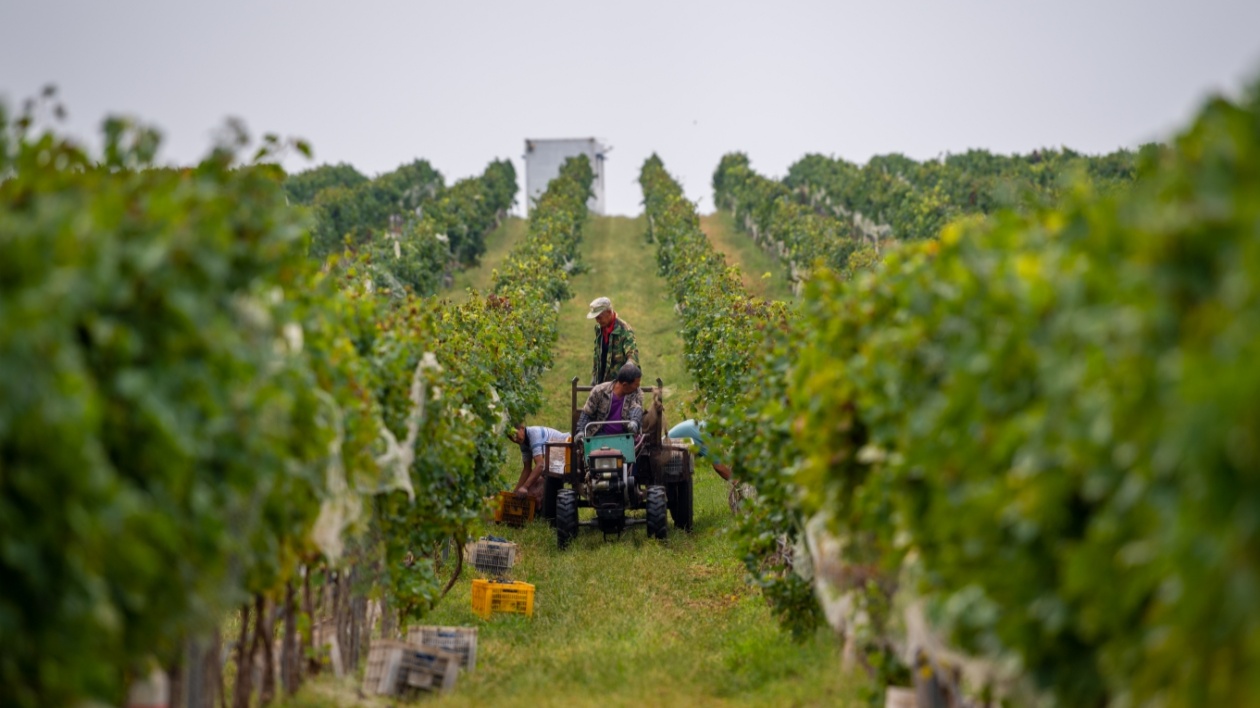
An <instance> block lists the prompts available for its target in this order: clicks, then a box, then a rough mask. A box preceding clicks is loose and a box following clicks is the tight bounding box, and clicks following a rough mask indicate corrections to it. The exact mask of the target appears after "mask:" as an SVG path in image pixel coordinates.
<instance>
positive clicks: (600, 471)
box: [587, 448, 633, 534]
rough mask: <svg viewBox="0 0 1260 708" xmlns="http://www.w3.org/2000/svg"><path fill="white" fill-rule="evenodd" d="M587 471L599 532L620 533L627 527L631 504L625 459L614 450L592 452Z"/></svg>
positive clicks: (629, 482) (627, 468)
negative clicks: (627, 516)
mask: <svg viewBox="0 0 1260 708" xmlns="http://www.w3.org/2000/svg"><path fill="white" fill-rule="evenodd" d="M587 470H588V474H589V475H590V498H591V506H592V507H593V508H594V509H595V518H596V519H597V520H598V522H599V528H600V530H601V531H603V532H604V533H605V534H610V533H616V534H620V533H621V532H622V530H623V529H625V527H626V508H627V507H628V506H629V504H630V498H631V494H632V490H631V487H632V485H633V481H632V480H631V478H630V470H629V466H628V465H627V464H626V463H625V458H624V457H622V454H621V452H620V451H618V450H615V449H609V448H604V449H600V450H595V451H594V452H592V453H591V459H590V464H589V465H588V467H587Z"/></svg>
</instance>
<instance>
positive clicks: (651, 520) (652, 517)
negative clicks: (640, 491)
mask: <svg viewBox="0 0 1260 708" xmlns="http://www.w3.org/2000/svg"><path fill="white" fill-rule="evenodd" d="M668 513H669V495H668V494H666V493H665V488H664V487H661V486H659V485H658V486H652V487H648V490H647V534H648V536H649V537H651V538H655V539H659V540H661V541H664V540H665V536H666V534H668V533H669V517H668V516H667V514H668Z"/></svg>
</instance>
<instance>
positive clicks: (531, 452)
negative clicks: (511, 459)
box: [521, 425, 569, 462]
mask: <svg viewBox="0 0 1260 708" xmlns="http://www.w3.org/2000/svg"><path fill="white" fill-rule="evenodd" d="M567 437H569V436H568V435H567V434H565V433H562V432H560V431H559V430H556V429H555V428H548V427H545V426H542V425H532V426H530V427H528V428H525V443H524V444H523V445H521V459H522V460H523V461H525V462H529V458H531V457H538V456H540V455H543V454H546V452H547V443H549V442H564V439H565V438H567Z"/></svg>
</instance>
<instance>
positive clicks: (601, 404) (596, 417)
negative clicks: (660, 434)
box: [573, 362, 643, 440]
mask: <svg viewBox="0 0 1260 708" xmlns="http://www.w3.org/2000/svg"><path fill="white" fill-rule="evenodd" d="M642 379H643V372H642V371H640V370H639V366H638V365H637V364H635V363H634V362H628V363H626V364H624V365H623V366H622V367H621V369H620V370H619V371H617V378H616V379H614V380H612V381H609V382H607V383H602V384H599V385H597V386H595V388H592V389H591V393H590V395H589V396H587V398H586V405H584V406H582V413H581V414H580V415H578V421H577V429H576V430H574V431H573V435H574V438H575V439H577V440H580V439H582V438H584V437H585V436H586V425H587V423H600V422H604V421H609V420H612V421H616V420H620V421H623V422H622V423H619V424H613V425H605V426H603V427H602V428H601V429H600V430H598V431H595V434H596V435H616V434H618V433H630V434H631V435H638V434H639V428H640V427H641V426H642V425H643V394H642V393H640V392H639V383H640V381H641V380H642Z"/></svg>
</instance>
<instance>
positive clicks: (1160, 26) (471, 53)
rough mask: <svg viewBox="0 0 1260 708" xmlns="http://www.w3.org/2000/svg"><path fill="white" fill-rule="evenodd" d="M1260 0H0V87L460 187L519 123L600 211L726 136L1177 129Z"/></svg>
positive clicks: (182, 132) (999, 136)
mask: <svg viewBox="0 0 1260 708" xmlns="http://www.w3.org/2000/svg"><path fill="white" fill-rule="evenodd" d="M1257 28H1260V2H1258V1H1256V0H1232V1H1229V2H1225V1H1221V0H1195V1H1193V2H1192V1H1189V0H1177V1H1170V0H1143V1H1134V0H1122V1H1119V0H1118V1H1109V0H1088V1H1081V0H1054V1H1043V0H1007V1H1005V2H997V1H986V2H980V1H947V0H935V1H932V2H928V1H918V0H881V1H879V2H876V1H874V0H871V1H869V2H847V1H843V0H833V1H830V2H822V1H816V2H790V1H786V0H781V1H779V2H774V3H769V2H757V3H754V2H740V1H739V0H720V1H705V2H699V1H697V2H687V1H685V0H675V1H674V2H658V1H656V0H636V1H635V2H621V3H608V2H603V3H601V2H592V1H590V0H588V1H587V2H568V1H550V0H548V1H540V2H525V1H522V0H516V1H514V2H491V1H483V2H468V1H465V2H457V1H455V0H443V1H442V2H427V1H421V0H410V1H408V0H391V1H386V0H378V1H373V0H360V1H358V2H354V3H351V2H332V1H328V0H302V1H301V2H298V1H292V2H279V1H274V2H273V1H269V0H252V1H250V2H245V1H243V0H217V1H216V2H213V3H207V2H202V3H190V2H171V1H170V0H164V1H157V0H152V1H148V2H141V1H139V0H110V2H101V1H100V0H0V100H4V101H5V102H7V103H8V105H9V106H10V107H11V108H13V107H16V106H17V105H19V104H20V103H21V102H22V101H23V100H24V99H26V98H27V97H30V96H33V95H35V94H37V93H38V91H39V90H40V89H41V87H43V86H44V85H46V84H50V83H51V84H55V85H56V86H57V87H58V94H59V96H60V98H61V101H62V102H63V103H64V105H65V106H66V108H67V110H68V112H69V117H68V119H67V120H66V123H65V124H64V126H63V130H65V131H66V132H69V133H71V134H73V135H75V136H78V137H79V138H80V139H82V140H84V141H85V142H88V143H89V144H94V143H99V140H98V138H97V136H98V126H99V124H100V121H101V120H102V118H103V117H104V116H106V115H107V114H124V115H129V116H133V117H136V118H138V119H140V120H142V121H144V122H145V123H147V124H151V125H154V126H155V127H157V128H159V129H160V130H161V131H162V133H163V135H164V136H165V139H164V147H163V150H162V152H161V153H160V154H161V157H162V159H163V160H164V161H167V162H172V163H188V162H193V161H196V160H197V159H199V158H200V157H201V156H202V155H204V154H205V152H206V151H207V150H208V149H209V147H210V146H211V145H212V136H213V135H214V133H215V132H216V130H217V129H219V128H220V127H221V126H222V125H223V122H224V120H225V119H226V118H228V117H235V118H239V119H242V120H243V121H244V122H245V124H246V125H247V126H248V127H249V128H250V130H251V131H252V132H253V133H254V134H255V135H258V134H261V133H264V132H274V133H278V134H280V135H284V136H293V137H300V138H303V139H306V140H308V141H309V142H310V143H311V144H312V145H313V147H314V151H315V161H314V162H312V163H308V162H305V161H303V160H301V159H299V158H298V157H297V156H294V157H291V158H289V159H287V160H286V162H285V166H286V168H288V169H290V170H300V169H303V168H305V167H308V166H313V165H314V164H322V163H325V162H329V163H337V162H347V163H350V164H352V165H354V166H355V167H356V168H358V169H359V170H360V171H362V172H364V173H365V174H367V175H369V176H371V175H375V174H379V173H381V172H386V171H389V170H391V169H393V168H394V167H396V166H398V165H399V164H402V163H405V162H410V161H411V160H413V159H415V158H417V157H420V158H424V159H427V160H429V161H430V162H431V163H432V164H433V165H434V167H436V168H437V169H438V170H440V171H441V172H442V173H443V175H445V176H446V178H447V180H448V182H451V181H454V180H455V179H458V178H461V177H467V176H470V175H474V174H478V173H480V172H481V170H482V169H484V167H485V165H486V164H487V163H488V162H490V161H491V160H493V159H496V158H510V159H512V160H513V161H514V162H515V163H516V166H517V170H518V180H519V182H520V184H521V185H522V188H523V186H524V183H525V180H524V172H523V170H524V163H523V161H522V154H523V152H524V141H525V139H526V138H566V137H598V138H600V139H601V140H603V141H604V142H606V143H607V144H610V145H612V146H613V150H612V152H610V153H609V155H608V162H607V187H606V200H607V205H608V212H609V213H613V214H637V213H639V212H640V211H641V206H640V202H641V194H640V192H639V187H638V184H637V181H636V179H637V177H638V171H639V168H640V167H641V165H642V164H643V160H644V159H645V158H647V157H648V156H649V155H651V154H652V153H653V152H656V153H657V154H659V155H660V156H661V158H662V159H663V160H664V161H665V166H666V167H667V168H668V169H669V170H670V171H671V172H672V173H673V174H674V175H675V176H676V177H677V178H678V179H679V181H680V182H681V183H682V184H683V186H684V188H685V189H686V192H687V195H688V197H689V198H691V199H693V200H696V201H697V202H698V204H699V207H700V209H701V210H702V211H710V210H711V209H712V199H711V188H710V179H711V177H712V173H713V170H714V168H715V167H716V166H717V163H718V160H719V159H721V157H722V155H723V154H725V153H727V152H731V151H742V152H745V153H747V154H748V156H749V157H750V158H751V160H752V165H753V167H754V168H755V169H757V170H758V171H759V172H761V173H763V174H766V175H769V176H782V175H783V174H784V173H785V172H786V171H787V168H788V167H789V166H790V165H791V164H792V163H793V162H795V161H796V160H798V159H800V158H801V157H802V156H803V155H805V154H807V153H811V152H816V153H823V154H829V155H835V156H840V157H844V158H846V159H849V160H852V161H855V162H865V161H866V160H867V159H869V158H870V157H871V156H872V155H877V154H884V153H889V152H900V153H903V154H906V155H908V156H910V157H913V158H916V159H927V158H932V157H937V156H940V155H942V154H945V153H950V152H960V151H963V150H967V149H969V148H985V149H988V150H991V151H995V152H1003V153H1010V152H1029V151H1031V150H1034V149H1037V148H1040V147H1057V146H1068V147H1071V148H1073V149H1076V150H1080V151H1084V152H1089V153H1100V152H1108V151H1111V150H1114V149H1116V148H1120V147H1135V146H1137V145H1139V144H1141V143H1144V142H1149V141H1152V140H1160V139H1166V138H1167V137H1169V136H1171V135H1173V134H1175V132H1176V131H1177V130H1179V129H1180V128H1181V127H1183V126H1185V125H1186V124H1187V123H1188V121H1189V120H1190V119H1191V118H1192V117H1193V116H1194V114H1195V113H1196V111H1197V109H1198V107H1199V106H1201V105H1202V103H1203V101H1204V100H1205V99H1206V98H1207V97H1209V96H1211V95H1213V94H1214V93H1225V94H1235V95H1236V94H1238V93H1240V92H1241V91H1242V90H1244V88H1245V87H1246V86H1248V85H1249V84H1251V83H1254V82H1255V81H1257V80H1260V32H1258V31H1257Z"/></svg>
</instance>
